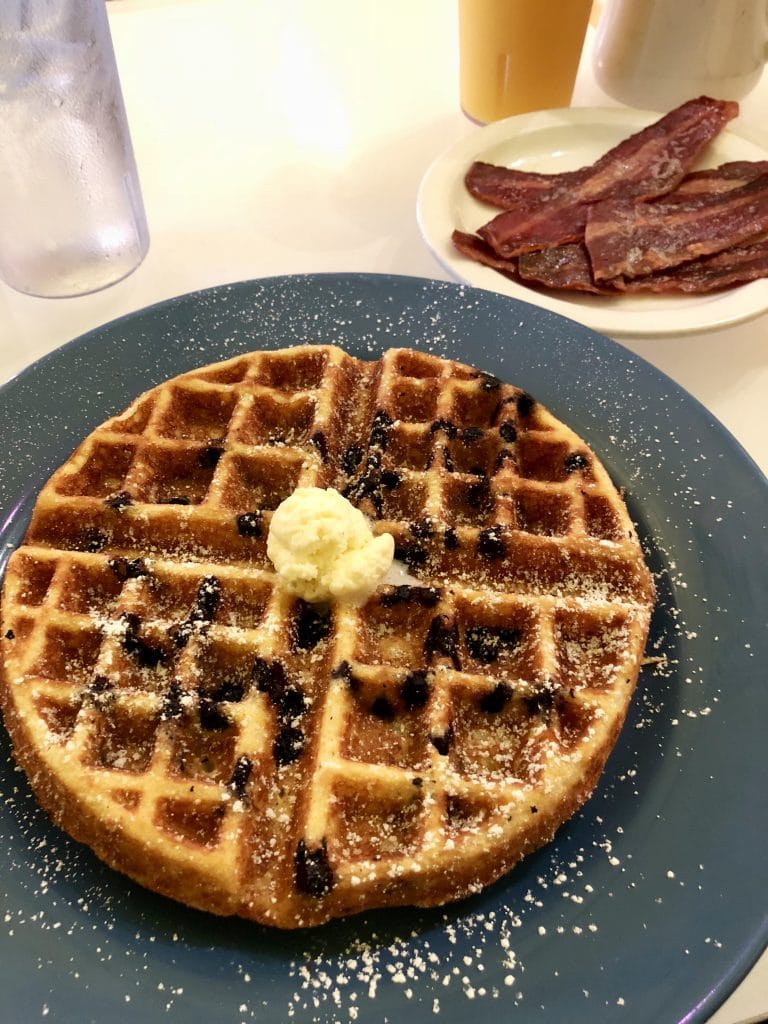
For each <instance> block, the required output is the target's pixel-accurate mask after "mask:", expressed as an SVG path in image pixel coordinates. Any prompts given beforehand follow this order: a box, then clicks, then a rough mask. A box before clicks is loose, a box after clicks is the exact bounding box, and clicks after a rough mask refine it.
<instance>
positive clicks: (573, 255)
mask: <svg viewBox="0 0 768 1024" xmlns="http://www.w3.org/2000/svg"><path fill="white" fill-rule="evenodd" d="M518 272H519V274H520V277H521V278H522V279H523V280H524V281H526V282H529V283H530V284H536V285H543V286H545V287H546V288H553V289H557V290H559V291H577V292H590V293H593V294H597V295H616V294H618V293H620V292H627V293H632V294H636V293H646V294H663V293H665V292H686V293H687V294H689V295H704V294H707V293H708V292H715V291H721V290H722V289H724V288H730V287H732V286H733V285H737V284H746V283H747V282H748V281H756V280H758V279H759V278H761V277H766V276H768V238H764V239H761V240H760V241H758V242H753V243H751V244H749V245H737V246H734V247H733V248H731V249H725V250H723V251H722V252H718V253H715V254H714V255H712V256H702V257H701V258H700V259H697V260H691V262H690V263H683V264H681V265H680V266H678V267H673V268H672V269H671V270H659V271H657V272H656V273H655V274H645V275H643V276H642V277H633V278H630V279H627V280H624V279H623V278H621V277H617V278H614V279H612V280H611V281H606V282H605V283H604V284H599V285H598V284H596V283H595V281H594V280H593V278H592V267H591V264H590V262H589V255H588V253H587V250H586V247H585V246H584V244H583V243H581V242H576V243H574V244H573V245H560V246H558V247H557V248H556V249H545V250H543V251H542V252H535V253H531V254H530V255H527V256H521V257H520V258H519V260H518Z"/></svg>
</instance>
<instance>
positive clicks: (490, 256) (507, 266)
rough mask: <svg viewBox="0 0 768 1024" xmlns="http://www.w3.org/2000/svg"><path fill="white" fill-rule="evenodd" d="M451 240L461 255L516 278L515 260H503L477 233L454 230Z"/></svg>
mask: <svg viewBox="0 0 768 1024" xmlns="http://www.w3.org/2000/svg"><path fill="white" fill-rule="evenodd" d="M451 241H452V242H453V244H454V245H455V246H456V248H457V249H458V250H459V252H460V253H461V254H462V255H463V256H468V257H469V258H470V259H471V260H474V261H475V262H476V263H482V264H483V265H484V266H486V267H493V269H494V270H499V271H501V273H502V274H506V276H507V277H511V278H512V279H513V280H517V260H516V259H511V260H505V259H502V257H500V256H497V255H496V253H495V252H494V251H493V249H492V248H491V247H490V245H488V243H487V242H484V241H483V240H482V238H478V236H477V235H469V234H467V233H466V231H454V232H453V234H452V235H451Z"/></svg>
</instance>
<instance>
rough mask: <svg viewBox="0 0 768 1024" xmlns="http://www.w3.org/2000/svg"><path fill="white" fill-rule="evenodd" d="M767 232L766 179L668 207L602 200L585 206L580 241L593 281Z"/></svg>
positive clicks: (659, 266) (645, 270)
mask: <svg viewBox="0 0 768 1024" xmlns="http://www.w3.org/2000/svg"><path fill="white" fill-rule="evenodd" d="M766 232H768V174H763V175H761V176H760V177H759V178H755V180H754V181H751V182H749V183H748V184H747V185H742V186H740V187H739V188H735V189H732V190H730V191H727V192H722V193H718V194H715V195H706V196H703V197H701V196H696V195H694V196H691V197H690V198H689V200H688V201H684V200H680V201H677V202H675V201H673V202H671V203H665V202H663V201H658V202H655V203H636V202H627V201H626V200H623V199H608V200H606V201H605V202H602V203H596V204H595V205H594V206H592V207H590V210H589V219H588V221H587V227H586V233H585V239H584V240H585V242H586V246H587V250H588V251H589V258H590V261H591V263H592V273H593V275H594V278H595V281H598V282H600V281H609V280H611V279H612V278H615V277H625V278H631V277H639V276H641V275H642V274H651V273H653V272H654V271H656V270H666V269H668V268H669V267H675V266H677V265H678V264H680V263H686V262H688V261H689V260H692V259H696V258H697V257H699V256H707V255H709V254H710V253H716V252H721V251H722V250H723V249H729V248H732V247H733V246H735V245H741V244H742V243H744V242H751V241H753V240H755V239H757V238H758V237H760V236H761V235H763V234H765V233H766Z"/></svg>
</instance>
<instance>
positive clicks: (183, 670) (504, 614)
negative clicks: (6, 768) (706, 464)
mask: <svg viewBox="0 0 768 1024" xmlns="http://www.w3.org/2000/svg"><path fill="white" fill-rule="evenodd" d="M299 487H316V488H334V489H335V490H336V491H339V492H341V493H342V494H343V495H344V496H345V497H346V498H347V499H348V500H349V501H350V502H351V503H352V504H353V505H355V506H357V507H358V508H359V509H360V510H361V511H362V512H364V513H365V515H366V516H367V517H368V518H369V519H370V521H371V522H372V527H373V532H374V533H375V534H377V535H380V534H382V533H384V532H388V533H390V534H391V535H392V536H393V537H394V539H395V554H396V557H397V558H398V559H399V560H400V561H401V562H402V563H404V564H405V566H406V567H407V575H406V576H404V577H403V578H404V579H405V582H402V580H401V581H400V582H395V583H387V582H386V578H385V582H384V583H381V584H380V585H378V586H377V587H376V589H375V590H374V591H373V592H372V593H371V594H370V595H369V596H368V597H367V599H365V600H364V601H362V602H357V603H355V602H353V601H350V600H331V601H330V602H325V603H317V602H314V603H311V602H309V601H305V600H303V599H302V598H301V597H297V596H296V595H295V594H294V593H293V592H292V591H291V590H290V589H289V588H288V587H286V586H284V585H283V583H282V581H281V579H280V577H279V576H278V575H277V574H276V572H275V569H274V567H273V565H272V563H271V562H270V560H269V558H268V556H267V541H268V535H269V528H270V521H271V518H272V515H273V512H274V510H275V509H276V508H277V507H278V505H280V503H282V502H283V500H284V499H286V498H287V497H288V496H289V495H291V494H292V493H293V492H294V491H295V490H296V489H297V488H299ZM652 600H653V587H652V583H651V579H650V576H649V573H648V570H647V568H646V566H645V564H644V561H643V557H642V553H641V549H640V545H639V543H638V540H637V537H636V535H635V531H634V528H633V526H632V523H631V522H630V520H629V517H628V515H627V511H626V509H625V507H624V504H623V502H622V500H621V498H620V497H619V495H618V493H617V491H616V489H615V488H614V486H613V485H612V483H611V482H610V480H609V479H608V476H607V474H606V472H605V470H604V469H603V467H602V466H601V465H600V463H599V462H598V460H597V459H596V457H595V456H594V454H593V453H592V452H591V451H590V450H589V448H588V447H587V446H586V445H585V444H584V442H583V441H581V440H579V438H578V437H576V435H575V434H574V433H572V431H570V430H569V429H568V428H567V427H565V426H564V425H563V424H561V423H559V422H558V421H557V420H556V419H555V418H554V417H553V416H552V415H550V413H548V412H547V411H546V410H545V409H544V408H543V407H542V406H541V405H540V404H539V403H537V402H536V401H535V400H534V399H533V398H532V397H530V396H529V395H527V394H526V393H524V392H522V391H520V390H519V389H517V388H514V387H511V386H509V385H507V384H504V383H502V382H501V381H500V380H499V379H497V378H496V377H494V376H491V375H489V374H486V373H482V372H480V371H478V370H476V369H473V368H472V367H469V366H465V365H462V364H459V363H456V362H451V361H449V360H444V359H440V358H437V357H435V356H431V355H427V354H424V353H418V352H414V351H409V350H404V349H401V350H390V351H388V352H387V353H386V354H385V355H384V356H383V357H382V358H381V359H380V360H379V361H378V362H362V361H360V360H356V359H353V358H351V357H350V356H348V355H346V354H345V353H343V352H342V351H341V350H340V349H338V348H334V347H321V346H310V345H307V346H301V347H297V348H291V349H286V350H283V351H277V352H256V353H253V354H251V355H247V356H240V357H237V358H235V359H232V360H230V361H229V362H225V363H220V364H216V365H213V366H209V367H206V368H203V369H200V370H196V371H194V372H192V373H187V374H183V375H182V376H180V377H177V378H175V379H173V380H171V381H168V382H167V383H165V384H163V385H161V386H159V387H157V388H155V389H153V390H152V391H149V392H148V393H146V394H145V395H143V396H141V397H140V398H139V399H137V400H136V401H135V402H134V403H133V404H132V405H131V406H130V407H129V408H128V409H127V411H126V412H124V413H123V414H122V415H120V416H117V417H115V418H113V419H111V420H108V421H107V422H106V423H104V424H103V425H102V426H101V427H99V428H98V429H97V430H95V431H94V432H93V433H92V434H91V435H90V436H89V437H88V438H87V439H86V440H85V441H84V442H83V444H82V445H81V446H80V447H79V448H78V449H77V451H76V452H75V453H74V454H73V455H72V456H71V458H70V459H69V460H68V461H67V462H66V463H65V464H64V465H63V466H62V467H61V468H60V469H59V470H58V471H57V472H56V473H55V474H54V475H53V477H52V478H51V479H50V481H49V482H48V483H47V484H46V486H45V487H44V488H43V490H42V492H41V494H40V496H39V498H38V501H37V504H36V507H35V510H34V515H33V518H32V522H31V524H30V527H29V530H28V533H27V536H26V538H25V540H24V543H23V544H22V546H21V547H20V548H19V549H18V550H17V551H16V552H15V553H14V554H13V556H12V557H11V559H10V562H9V564H8V569H7V572H6V579H5V585H4V593H3V601H2V636H3V639H2V642H1V644H0V647H1V649H2V652H3V685H2V696H3V708H4V713H5V721H6V725H7V727H8V729H9V731H10V734H11V737H12V739H13V744H14V750H15V755H16V757H17V759H18V761H19V763H20V764H21V765H22V767H23V768H24V769H25V771H26V773H27V775H28V777H29V779H30V781H31V783H32V786H33V788H34V790H35V792H36V794H37V796H38V798H39V800H40V802H41V803H42V805H43V806H44V807H45V809H46V810H47V811H48V813H49V814H50V815H51V817H52V818H53V820H54V821H55V822H56V823H57V824H58V825H60V826H61V827H62V828H64V829H65V830H66V831H67V832H69V833H70V834H71V835H72V836H74V837H75V838H76V839H78V840H80V841H82V842H84V843H87V844H88V845H89V846H91V847H92V848H93V849H94V850H95V851H96V853H97V854H98V855H99V856H100V857H101V858H102V859H103V860H105V861H106V862H107V863H108V864H110V865H112V866H113V867H115V868H117V869H118V870H120V871H123V872H125V873H126V874H128V875H130V876H131V877H132V878H134V879H136V880H137V881H139V882H141V883H142V884H143V885H145V886H148V887H149V888H151V889H154V890H156V891H157V892H159V893H163V894H165V895H167V896H171V897H173V898H174V899H177V900H180V901H182V902H184V903H187V904H190V905H192V906H194V907H199V908H202V909H205V910H209V911H213V912H214V913H218V914H239V915H241V916H244V917H247V918H252V919H255V920H257V921H260V922H264V923H267V924H272V925H277V926H279V927H285V928H291V927H298V926H303V925H313V924H318V923H320V922H323V921H326V920H328V919H329V918H332V917H337V916H341V915H345V914H350V913H354V912H357V911H360V910H363V909H366V908H370V907H376V906H391V905H398V904H416V905H420V906H427V905H433V904H438V903H442V902H445V901H447V900H452V899H456V898H458V897H461V896H463V895H465V894H467V893H470V892H474V891H477V890H478V889H479V888H480V887H482V886H484V885H486V884H488V883H489V882H491V881H493V880H494V879H496V878H498V877H499V875H501V874H502V873H503V872H505V871H507V870H508V869H509V868H511V867H512V865H514V864H515V863H516V861H518V860H519V859H520V858H521V857H522V856H524V855H525V854H527V853H528V852H530V851H532V850H534V849H535V848H537V847H538V846H540V845H542V844H543V843H545V842H547V841H548V840H550V839H551V838H552V836H553V834H554V832H555V830H556V829H557V827H558V826H559V825H560V824H561V823H562V822H563V821H564V820H565V819H567V818H568V817H569V816H570V815H571V814H573V812H574V811H575V810H576V809H577V808H578V807H579V806H580V805H581V804H582V803H583V802H584V800H585V799H586V798H587V797H588V795H589V794H590V792H591V790H592V788H593V787H594V785H595V782H596V780H597V778H598V776H599V774H600V772H601V770H602V768H603V765H604V763H605V760H606V757H607V756H608V754H609V752H610V750H611V748H612V746H613V744H614V742H615V740H616V737H617V735H618V732H619V729H620V727H621V725H622V722H623V720H624V717H625V714H626V711H627V706H628V703H629V701H630V697H631V694H632V691H633V688H634V685H635V682H636V679H637V674H638V668H639V664H640V660H641V658H642V655H643V649H644V644H645V640H646V635H647V629H648V621H649V616H650V610H651V605H652Z"/></svg>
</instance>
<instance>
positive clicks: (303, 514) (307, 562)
mask: <svg viewBox="0 0 768 1024" xmlns="http://www.w3.org/2000/svg"><path fill="white" fill-rule="evenodd" d="M267 554H268V555H269V557H270V559H271V560H272V563H273V565H274V566H275V569H276V570H277V574H278V576H279V577H280V580H281V581H282V583H283V584H284V585H285V586H286V587H287V588H288V589H289V590H290V591H291V592H292V593H294V594H296V595H297V596H298V597H302V598H304V600H305V601H329V600H331V599H332V598H337V599H340V600H349V601H363V600H365V598H366V597H368V595H369V594H371V593H372V592H373V591H374V590H375V589H376V587H377V586H378V584H379V583H380V582H381V580H382V579H383V577H384V576H385V575H386V574H387V572H388V570H389V568H390V566H391V564H392V559H393V558H394V554H395V540H394V537H392V536H391V534H389V533H382V534H380V535H379V536H374V534H373V532H372V530H371V527H370V525H369V523H368V520H367V519H366V518H365V516H364V515H363V513H362V512H361V511H360V509H358V508H355V506H354V505H352V504H351V503H350V502H349V501H347V499H346V498H344V497H343V496H342V495H341V494H339V492H338V491H336V490H334V489H333V488H332V487H329V488H328V489H327V490H323V489H322V488H320V487H297V488H296V490H295V491H294V492H293V494H291V495H290V496H289V497H288V498H286V499H285V501H283V502H281V503H280V505H278V507H277V508H276V509H275V511H274V512H273V514H272V522H271V523H270V527H269V536H268V537H267Z"/></svg>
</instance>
